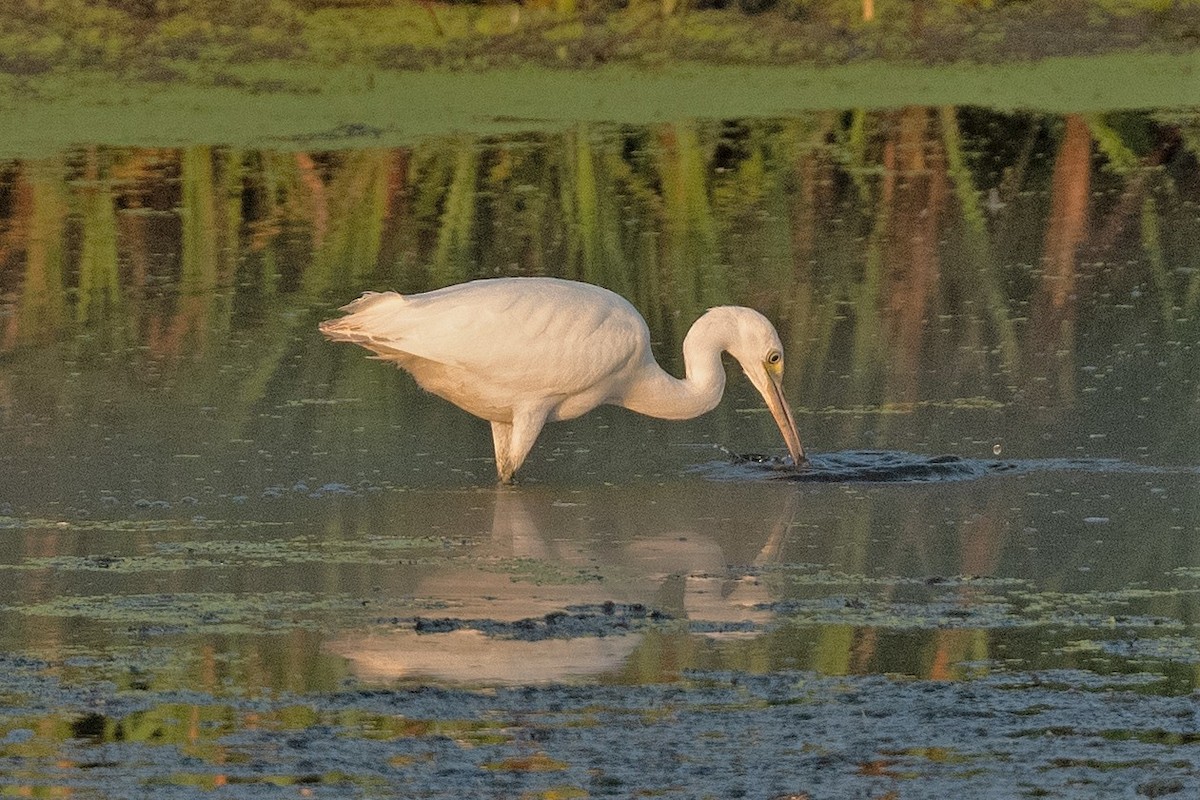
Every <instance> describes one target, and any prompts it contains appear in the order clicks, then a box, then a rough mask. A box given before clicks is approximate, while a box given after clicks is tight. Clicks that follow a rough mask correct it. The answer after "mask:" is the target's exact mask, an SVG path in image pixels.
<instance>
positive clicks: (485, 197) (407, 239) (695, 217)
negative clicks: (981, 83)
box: [0, 108, 1200, 436]
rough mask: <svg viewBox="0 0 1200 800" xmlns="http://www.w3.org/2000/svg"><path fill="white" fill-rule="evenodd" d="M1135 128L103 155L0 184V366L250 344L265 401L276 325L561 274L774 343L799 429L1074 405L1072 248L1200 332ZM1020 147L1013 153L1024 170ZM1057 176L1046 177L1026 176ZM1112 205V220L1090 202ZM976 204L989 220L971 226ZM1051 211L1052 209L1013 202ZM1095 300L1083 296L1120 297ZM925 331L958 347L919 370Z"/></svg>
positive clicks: (881, 127)
mask: <svg viewBox="0 0 1200 800" xmlns="http://www.w3.org/2000/svg"><path fill="white" fill-rule="evenodd" d="M1125 124H1126V126H1128V124H1129V123H1128V122H1126V123H1125ZM1137 124H1138V125H1139V126H1140V128H1139V130H1141V131H1142V132H1143V134H1142V135H1143V136H1145V137H1148V138H1149V140H1150V144H1149V145H1145V146H1143V147H1141V148H1140V149H1139V150H1136V151H1135V150H1134V148H1133V146H1132V145H1131V144H1130V143H1129V142H1126V141H1124V140H1123V139H1122V136H1123V130H1124V128H1123V127H1120V126H1118V125H1116V123H1114V122H1112V121H1111V120H1110V119H1109V118H1107V117H1100V116H1092V117H1086V118H1085V117H1083V116H1080V115H1073V116H1068V117H1066V118H1064V120H1063V121H1062V123H1061V125H1058V126H1055V125H1046V124H1045V123H1044V121H1043V120H1040V119H1033V120H1031V121H1030V122H1029V123H1028V124H1025V123H1024V120H1023V119H1016V118H1014V120H1009V119H1007V118H1005V117H1003V116H1002V115H995V114H991V115H988V114H983V113H982V112H977V111H970V112H966V111H961V110H957V109H953V108H942V109H936V110H933V109H925V108H909V109H904V110H900V111H887V112H867V111H855V112H850V113H846V114H842V115H839V114H835V113H814V114H808V115H802V116H799V117H796V118H794V119H791V120H784V121H760V122H754V121H750V122H745V121H743V122H736V123H727V124H721V125H717V124H713V123H697V122H692V121H679V122H675V123H671V124H661V125H657V126H654V127H651V128H646V129H640V130H634V129H613V128H607V127H604V126H599V125H580V126H578V127H576V128H574V129H572V130H568V131H566V132H564V133H561V134H551V133H544V134H536V135H532V134H530V135H523V136H521V137H513V138H511V139H505V140H498V141H491V140H481V139H478V138H472V137H460V138H438V139H430V140H428V141H424V142H420V143H417V144H415V145H413V146H412V147H408V148H403V149H398V150H370V149H365V150H361V151H353V152H343V153H315V152H314V153H303V152H302V153H292V154H280V153H273V152H261V153H242V152H235V151H227V150H222V149H219V148H216V149H214V148H211V147H201V146H198V147H190V148H186V149H183V150H178V151H129V150H120V151H118V150H109V149H104V148H92V149H90V150H87V151H83V152H82V153H80V154H69V155H64V156H63V157H61V158H59V159H52V160H48V161H43V162H36V163H33V162H31V163H16V164H14V165H13V166H12V167H11V168H10V169H9V170H8V171H7V172H6V173H5V174H6V175H8V176H11V177H10V178H9V180H10V181H11V189H10V190H9V191H8V192H7V194H6V195H5V196H6V197H7V200H6V201H5V204H4V205H2V206H0V291H3V292H4V298H5V302H7V303H8V304H10V305H11V307H12V308H13V312H12V313H7V314H4V315H3V316H0V349H2V350H3V351H5V352H10V351H14V350H16V349H18V348H23V347H27V346H32V345H37V344H39V343H45V342H48V341H53V340H63V339H66V338H68V337H69V336H71V335H72V334H73V333H77V332H79V333H89V334H90V333H92V332H95V331H97V330H101V329H104V330H106V331H107V332H109V333H111V334H113V336H110V337H108V339H106V340H107V341H114V338H113V337H114V336H117V335H119V336H121V337H124V338H123V339H119V341H123V342H124V343H125V344H126V345H130V346H134V347H143V348H146V349H145V351H144V352H146V353H148V356H147V357H149V358H155V359H166V360H174V359H177V358H178V357H179V356H181V355H184V354H187V355H189V357H190V358H191V359H192V360H194V361H202V362H203V361H206V359H209V358H210V354H211V353H212V352H214V347H213V346H214V344H215V343H216V342H218V341H221V340H223V338H224V332H226V331H228V330H230V329H232V328H234V327H239V326H240V329H241V330H249V329H253V330H255V331H256V334H255V335H256V336H259V337H260V338H261V340H262V346H261V347H259V348H257V349H256V352H255V353H254V354H253V355H251V354H247V357H248V358H251V359H252V360H253V361H254V364H253V366H252V367H251V368H249V369H248V370H247V371H246V374H249V375H251V376H252V377H251V378H249V379H247V382H246V384H245V387H244V390H245V391H246V392H254V391H262V389H263V387H265V386H267V385H268V384H269V383H270V382H271V377H272V376H273V375H277V374H278V371H279V370H280V369H282V367H281V366H280V365H281V364H282V363H283V362H282V359H285V358H286V357H287V352H288V348H287V346H286V344H285V343H286V342H288V341H290V338H289V337H292V336H294V331H295V330H297V329H299V327H300V326H302V325H306V324H308V323H307V321H305V320H303V319H301V318H299V317H297V316H295V315H290V314H289V313H288V312H289V310H290V309H293V308H297V307H304V306H307V305H310V304H326V303H329V302H331V301H335V300H336V301H344V300H345V299H347V297H349V296H351V295H353V294H354V293H355V292H356V291H358V290H359V289H363V288H380V287H382V286H385V285H391V286H395V287H396V288H400V289H409V290H420V289H425V288H430V287H431V286H432V285H434V284H441V283H449V282H453V281H457V280H462V279H464V278H470V277H477V276H484V275H495V274H559V275H566V276H570V277H579V278H583V279H587V280H591V281H595V282H599V283H602V284H605V285H608V286H610V287H612V288H615V289H616V290H618V291H619V292H621V293H622V294H625V295H626V296H628V297H630V298H631V299H633V301H634V302H635V304H636V305H637V306H638V307H639V309H640V310H641V311H642V312H643V314H644V315H645V317H646V318H647V320H648V322H649V324H650V326H651V329H652V332H653V335H654V338H655V340H656V343H660V344H661V345H662V347H663V349H664V351H669V352H677V351H678V340H679V338H680V337H681V336H682V333H683V331H685V330H686V327H687V326H688V325H689V324H690V322H691V321H692V319H694V318H695V316H696V315H697V314H698V313H699V312H700V311H701V310H702V309H703V308H704V307H705V306H707V305H711V304H714V303H722V302H742V303H750V304H753V305H756V306H758V307H760V308H762V310H764V311H765V312H766V313H768V314H769V315H770V316H772V317H774V318H776V319H777V320H779V321H780V322H781V325H780V328H781V332H782V333H783V335H784V337H785V340H786V341H787V342H788V344H789V362H790V369H789V380H791V381H793V382H794V383H796V384H801V385H802V386H803V389H804V391H803V392H802V393H799V394H798V396H803V397H805V398H806V400H807V399H808V398H813V400H812V402H813V403H815V404H823V405H834V406H844V405H850V404H862V405H884V404H888V403H891V404H909V405H911V404H912V403H914V402H916V401H919V400H922V399H928V398H929V396H930V395H931V394H933V395H936V394H938V393H939V392H942V391H947V389H945V388H944V383H934V382H932V380H941V379H931V378H930V377H929V372H928V370H927V369H926V367H927V366H928V361H929V360H930V359H931V358H935V357H936V358H937V359H939V360H940V361H941V362H944V363H943V364H941V365H940V366H942V367H944V370H943V372H942V376H943V378H944V376H945V375H946V374H949V375H952V376H953V383H954V385H955V386H956V387H958V386H969V387H971V388H970V391H969V393H970V394H972V395H974V394H981V395H990V394H996V393H999V392H1000V391H1001V389H1000V388H998V387H1001V386H1002V385H1003V384H1005V383H1011V382H1012V380H1011V377H1009V378H1007V379H1006V378H1000V379H999V380H997V379H996V377H995V371H994V369H993V368H994V366H995V362H996V361H997V360H998V361H999V362H1000V364H1001V365H1002V366H1003V368H1004V370H1005V371H1006V372H1007V373H1008V374H1009V375H1010V376H1011V374H1012V373H1013V371H1014V370H1016V369H1018V368H1020V369H1021V370H1023V371H1022V373H1021V374H1020V378H1021V382H1022V383H1030V382H1034V381H1036V380H1037V379H1038V378H1048V379H1050V382H1052V383H1053V384H1054V385H1056V386H1058V387H1059V389H1060V390H1061V392H1062V397H1064V398H1069V397H1070V396H1071V395H1072V393H1073V392H1074V388H1073V386H1072V383H1071V380H1070V373H1071V372H1072V368H1071V361H1072V360H1071V358H1070V357H1069V354H1070V353H1071V352H1073V350H1074V349H1075V347H1076V346H1077V345H1076V342H1075V334H1074V330H1075V325H1076V317H1077V315H1078V313H1079V311H1078V307H1077V303H1076V302H1075V300H1074V299H1073V298H1074V297H1075V296H1076V295H1077V294H1078V292H1079V289H1080V283H1079V269H1078V263H1079V259H1080V258H1081V255H1080V248H1081V246H1083V247H1084V249H1085V250H1086V253H1087V255H1086V258H1095V259H1097V260H1098V259H1100V258H1104V259H1109V258H1112V257H1114V253H1115V251H1117V250H1120V252H1121V253H1124V254H1125V256H1124V257H1123V258H1124V260H1130V259H1133V260H1135V261H1138V262H1139V263H1141V264H1144V265H1145V266H1144V268H1143V273H1142V277H1141V278H1138V280H1144V279H1148V281H1149V285H1150V286H1151V288H1152V289H1153V291H1154V292H1155V293H1156V301H1157V303H1158V308H1159V309H1160V316H1162V317H1164V318H1167V319H1168V320H1172V321H1173V320H1174V319H1175V318H1176V317H1178V316H1182V314H1181V313H1177V312H1176V310H1175V309H1176V308H1178V309H1180V311H1181V312H1182V311H1186V310H1187V309H1194V308H1196V307H1198V306H1200V275H1197V274H1189V275H1186V277H1184V276H1183V273H1181V272H1179V271H1178V268H1179V266H1180V265H1185V264H1190V263H1191V262H1192V261H1194V260H1195V253H1196V249H1197V247H1200V245H1198V244H1197V240H1198V239H1200V237H1195V236H1189V235H1186V230H1185V231H1182V232H1176V230H1175V229H1176V228H1177V227H1178V225H1177V224H1176V221H1180V220H1182V223H1183V224H1184V226H1185V227H1186V225H1187V224H1189V223H1187V221H1186V220H1185V219H1183V218H1184V217H1185V216H1186V214H1184V213H1183V212H1181V210H1180V209H1181V208H1182V207H1183V206H1182V205H1181V204H1184V203H1186V202H1190V201H1192V200H1194V198H1193V195H1194V192H1195V186H1194V184H1187V183H1184V184H1180V185H1178V186H1177V185H1176V184H1175V183H1174V182H1173V181H1172V179H1171V177H1170V172H1169V170H1167V169H1166V167H1165V165H1167V164H1168V163H1169V158H1168V156H1169V155H1170V154H1171V153H1174V152H1175V151H1176V150H1177V149H1178V148H1180V147H1181V146H1183V145H1181V144H1180V142H1181V141H1188V140H1187V139H1186V137H1181V134H1180V133H1179V132H1178V131H1177V130H1175V129H1174V128H1172V127H1171V126H1169V125H1166V124H1163V123H1158V122H1155V121H1154V120H1152V119H1151V118H1150V117H1148V116H1142V117H1140V118H1139V119H1138V120H1137ZM993 127H994V128H995V130H993ZM1010 128H1014V129H1016V130H1018V131H1027V133H1026V134H1025V135H1024V136H1023V137H1021V138H1020V139H1019V144H1018V145H1017V146H1016V147H1012V148H1010V147H1009V146H1008V142H1007V140H1008V138H1011V137H1009V136H1008V134H1009V129H1010ZM1093 151H1096V152H1099V153H1102V154H1103V155H1104V159H1103V160H1101V159H1094V158H1093V157H1092V154H1093ZM1047 154H1049V155H1052V156H1053V159H1052V163H1053V170H1052V171H1048V170H1044V169H1039V168H1038V165H1039V163H1040V162H1039V161H1038V158H1039V157H1041V156H1043V155H1047ZM1000 155H1002V156H1004V157H1005V158H1007V159H1008V161H1007V162H1006V163H1002V164H999V165H994V161H995V157H998V156H1000ZM1156 165H1164V166H1163V167H1162V168H1160V169H1157V170H1152V169H1150V168H1152V167H1155V166H1156ZM1100 169H1104V170H1106V172H1105V173H1103V174H1101V173H1099V172H1098V170H1100ZM992 171H994V172H995V173H996V176H1000V177H1002V180H999V181H997V180H995V179H994V178H993V176H992V175H991V174H990V173H991V172H992ZM1113 183H1115V184H1117V185H1118V186H1120V187H1122V191H1121V192H1120V194H1119V195H1118V199H1117V201H1116V202H1115V203H1113V202H1105V201H1104V200H1103V198H1100V197H1097V196H1096V195H1097V192H1094V191H1093V189H1094V188H1095V187H1097V186H1101V185H1103V186H1108V185H1109V184H1113ZM989 184H991V185H996V186H997V192H996V203H997V204H998V206H1003V207H1004V208H1005V210H1004V211H1003V213H998V212H995V211H993V210H992V205H990V202H991V201H988V202H989V204H985V202H984V200H983V199H982V197H983V195H982V192H983V189H984V187H986V186H988V185H989ZM1042 194H1046V195H1048V196H1049V198H1050V199H1049V204H1048V205H1045V204H1040V203H1036V202H1029V201H1026V200H1024V199H1023V198H1024V197H1038V196H1041V195H1042ZM134 212H137V213H134ZM143 212H144V213H143ZM1101 219H1102V220H1103V222H1102V224H1101V223H1096V227H1097V229H1098V231H1097V233H1098V235H1097V236H1096V237H1095V238H1094V241H1092V242H1090V243H1087V244H1086V245H1085V240H1086V239H1087V237H1088V235H1089V230H1090V228H1091V227H1092V224H1093V221H1094V220H1101ZM1135 227H1136V230H1137V231H1138V232H1139V234H1140V235H1139V236H1132V235H1125V232H1127V231H1131V230H1133V229H1134V228H1135ZM1031 233H1032V234H1033V235H1030V234H1031ZM1038 242H1040V246H1039V245H1038ZM1029 243H1032V244H1029ZM1096 248H1099V249H1098V250H1097V249H1096ZM1009 251H1012V252H1009ZM1014 254H1015V255H1014ZM1115 257H1118V258H1121V257H1122V256H1120V255H1119V254H1116V256H1115ZM1014 260H1017V261H1022V260H1023V261H1025V262H1026V263H1031V262H1038V261H1040V263H1041V267H1042V268H1041V272H1040V275H1041V278H1040V282H1039V281H1035V282H1030V281H1028V280H1023V279H1021V278H1020V277H1018V278H1017V279H1014V273H1015V270H1014V269H1013V267H1012V266H1011V262H1012V261H1014ZM1095 278H1096V281H1097V282H1098V283H1097V287H1096V291H1104V289H1105V282H1111V284H1112V285H1113V286H1114V287H1116V288H1119V289H1124V290H1125V291H1128V289H1127V288H1126V286H1125V284H1123V283H1122V281H1124V282H1125V283H1126V284H1127V283H1128V282H1130V281H1131V280H1133V279H1134V278H1133V277H1131V276H1129V275H1125V276H1122V275H1121V274H1120V273H1119V272H1118V271H1112V272H1111V273H1110V272H1104V273H1101V274H1097V275H1096V276H1095ZM1025 306H1028V309H1029V310H1028V317H1029V319H1030V323H1029V324H1028V325H1025V326H1020V325H1018V324H1017V323H1015V322H1014V316H1015V314H1016V311H1015V309H1019V308H1023V307H1025ZM939 316H940V317H943V318H945V319H946V320H947V321H946V322H945V326H944V327H945V328H946V329H947V331H948V333H947V335H946V337H944V344H943V345H942V348H941V349H939V350H937V352H936V354H933V351H932V350H931V348H933V347H934V346H935V344H936V342H935V341H934V334H933V332H932V326H931V325H930V320H931V319H934V318H936V317H939ZM285 318H286V319H285ZM256 326H263V327H262V328H261V329H259V328H257V327H256ZM214 332H215V334H216V335H214ZM992 353H996V357H992V356H991V355H990V354H992ZM1041 353H1048V354H1052V355H1053V354H1059V353H1065V354H1067V355H1065V356H1056V359H1055V360H1054V361H1050V360H1046V359H1040V358H1037V357H1036V356H1037V355H1038V354H1041ZM138 357H141V356H138ZM1055 365H1057V366H1058V367H1059V368H1061V370H1059V369H1055V368H1054V367H1055ZM1024 370H1029V371H1030V372H1029V373H1028V374H1026V373H1025V372H1024ZM831 373H832V374H833V375H835V376H840V375H844V374H846V375H849V376H850V379H849V380H847V381H845V382H838V381H829V380H828V376H829V375H830V374H831ZM246 407H247V408H248V407H249V405H247V406H246ZM847 424H851V423H847ZM854 424H858V423H854ZM886 434H887V432H886V430H884V431H883V435H884V436H886Z"/></svg>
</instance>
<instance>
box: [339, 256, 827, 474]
mask: <svg viewBox="0 0 1200 800" xmlns="http://www.w3.org/2000/svg"><path fill="white" fill-rule="evenodd" d="M342 311H344V312H346V315H345V316H343V317H340V318H338V319H332V320H328V321H326V322H323V323H321V326H320V328H321V332H322V333H324V334H325V336H327V337H328V338H329V339H331V340H333V341H343V342H354V343H355V344H360V345H362V346H363V347H365V348H367V349H368V350H371V351H372V352H374V353H376V355H377V357H378V358H380V359H383V360H385V361H391V362H394V363H395V364H397V365H398V366H400V367H403V368H404V369H406V370H407V371H408V372H410V373H411V374H412V376H413V377H414V378H415V379H416V381H417V383H418V384H420V385H421V386H422V387H423V388H424V389H426V390H427V391H429V392H432V393H433V394H436V395H438V396H439V397H443V398H445V399H446V400H449V401H450V402H452V403H454V404H455V405H457V406H458V407H459V408H462V409H464V410H465V411H468V412H470V413H472V414H474V415H475V416H477V417H481V418H483V419H486V420H488V421H489V422H491V423H492V437H493V444H494V445H495V451H496V472H497V473H498V475H499V477H500V480H501V481H504V482H508V481H510V480H511V479H512V475H513V473H514V472H515V471H516V470H517V468H518V467H520V466H521V463H522V462H523V461H524V460H525V456H526V455H528V453H529V450H530V448H532V447H533V443H534V441H535V440H536V439H537V435H538V433H539V432H540V431H541V429H542V426H543V425H544V424H545V423H546V422H554V421H557V420H565V419H573V418H574V417H578V416H580V415H581V414H584V413H587V412H588V411H590V410H592V409H593V408H595V407H596V406H598V405H601V404H603V403H608V404H612V405H619V406H624V407H625V408H629V409H632V410H633V411H637V412H640V413H643V414H647V415H650V416H654V417H660V418H664V419H689V418H691V417H695V416H699V415H700V414H703V413H704V412H706V411H710V410H712V409H713V408H714V407H716V405H717V403H718V402H720V399H721V394H722V392H723V391H724V387H725V370H724V368H723V367H722V365H721V352H722V351H727V352H729V353H730V354H731V355H732V356H733V357H734V358H736V359H737V360H738V362H739V363H741V365H742V368H743V370H744V371H745V372H746V374H747V376H749V378H750V380H751V381H752V382H753V383H754V385H755V387H756V388H758V390H759V392H761V393H762V395H763V398H764V399H765V400H766V402H767V406H768V408H770V410H771V413H772V415H773V416H774V417H775V421H776V423H777V424H778V425H779V429H780V431H781V432H782V433H783V437H784V441H785V442H786V443H787V446H788V450H789V452H790V453H791V456H792V458H793V460H794V461H796V462H797V463H799V462H801V461H803V460H804V450H803V448H802V447H801V445H800V437H799V434H798V433H797V431H796V424H795V421H794V420H793V419H792V415H791V411H790V410H789V409H788V407H787V404H786V403H785V402H784V401H783V393H782V390H781V388H780V379H781V378H782V374H783V349H782V347H781V345H780V343H779V336H778V334H777V333H776V332H775V328H774V327H773V326H772V325H771V323H770V322H769V321H768V320H767V319H766V318H765V317H763V316H762V315H761V314H759V313H758V312H757V311H753V310H751V309H748V308H741V307H739V306H720V307H717V308H714V309H711V310H709V311H708V313H706V314H705V315H704V316H702V317H701V318H700V319H699V320H697V321H696V323H695V324H694V325H693V326H692V328H691V330H690V331H688V335H687V337H686V338H685V339H684V344H683V355H684V365H685V370H686V373H687V377H686V378H684V379H682V380H680V379H678V378H674V377H672V376H671V375H669V374H668V373H666V372H665V371H663V369H662V368H661V367H659V366H658V364H657V363H656V362H655V360H654V355H653V353H652V352H651V350H650V331H649V330H648V329H647V327H646V322H645V320H643V319H642V317H641V315H640V314H638V312H637V310H636V309H634V307H633V306H632V305H630V304H629V302H628V301H626V300H625V299H624V298H622V297H621V296H620V295H617V294H614V293H612V292H610V291H608V290H607V289H603V288H601V287H599V286H593V285H591V284H587V283H578V282H575V281H565V280H559V279H556V278H495V279H490V280H480V281H472V282H470V283H463V284H458V285H456V286H448V287H446V288H444V289H438V290H436V291H432V292H425V293H423V294H413V295H401V294H397V293H396V292H382V293H380V292H367V293H366V294H364V295H363V296H362V297H360V298H359V299H357V300H355V301H353V302H352V303H350V304H348V305H346V306H344V307H343V308H342Z"/></svg>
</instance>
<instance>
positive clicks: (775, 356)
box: [767, 350, 783, 364]
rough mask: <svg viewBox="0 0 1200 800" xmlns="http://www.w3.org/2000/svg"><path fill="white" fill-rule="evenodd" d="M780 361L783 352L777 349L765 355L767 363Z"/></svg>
mask: <svg viewBox="0 0 1200 800" xmlns="http://www.w3.org/2000/svg"><path fill="white" fill-rule="evenodd" d="M780 361H783V353H781V352H779V351H778V350H772V351H771V352H770V354H768V355H767V363H768V364H778V363H779V362H780Z"/></svg>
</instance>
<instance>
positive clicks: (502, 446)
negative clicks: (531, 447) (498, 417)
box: [492, 422, 517, 483]
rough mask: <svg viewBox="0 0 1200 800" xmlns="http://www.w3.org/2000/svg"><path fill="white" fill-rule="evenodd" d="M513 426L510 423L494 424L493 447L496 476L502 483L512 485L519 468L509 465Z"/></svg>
mask: <svg viewBox="0 0 1200 800" xmlns="http://www.w3.org/2000/svg"><path fill="white" fill-rule="evenodd" d="M512 432H513V426H512V423H510V422H493V423H492V446H493V447H494V448H495V450H496V476H497V477H498V478H499V479H500V482H501V483H512V476H513V473H514V472H516V471H517V468H516V467H515V466H513V465H512V464H510V463H509V459H508V452H509V442H511V441H512Z"/></svg>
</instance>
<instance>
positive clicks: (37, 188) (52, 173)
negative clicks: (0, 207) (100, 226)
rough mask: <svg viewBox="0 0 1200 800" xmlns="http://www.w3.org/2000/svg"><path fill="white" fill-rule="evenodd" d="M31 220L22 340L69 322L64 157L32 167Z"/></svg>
mask: <svg viewBox="0 0 1200 800" xmlns="http://www.w3.org/2000/svg"><path fill="white" fill-rule="evenodd" d="M25 179H26V181H27V185H28V192H29V212H28V213H29V223H28V225H27V227H26V241H25V275H24V280H23V281H22V283H21V295H20V299H19V300H18V311H17V325H18V329H17V340H18V341H22V342H34V341H43V340H47V339H51V338H53V337H55V336H56V335H60V333H61V328H62V327H63V325H64V324H65V323H66V305H67V301H66V292H67V285H66V282H65V280H64V275H63V272H64V264H63V260H64V232H65V228H66V215H67V204H66V194H67V189H66V185H65V180H66V175H65V170H64V168H63V164H62V160H61V159H59V160H49V159H48V160H46V161H40V162H35V163H33V164H30V165H29V167H28V170H27V173H26V178H25Z"/></svg>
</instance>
